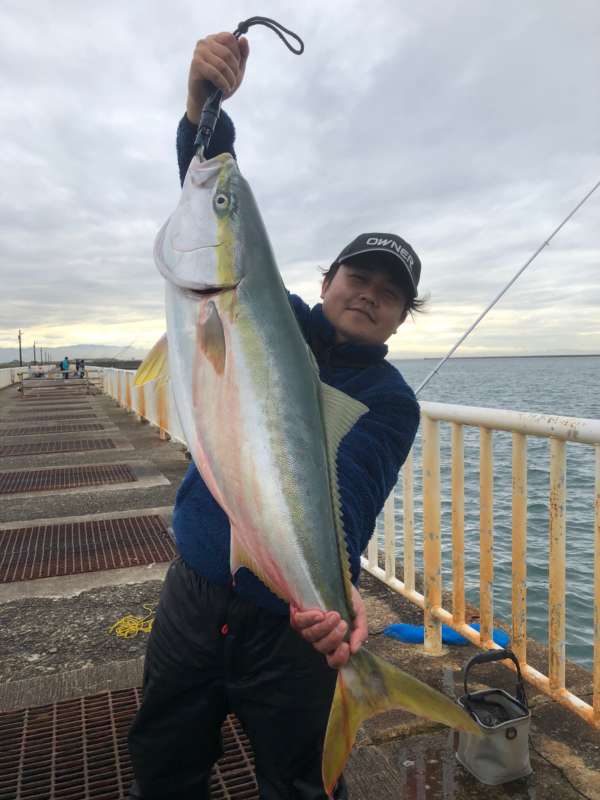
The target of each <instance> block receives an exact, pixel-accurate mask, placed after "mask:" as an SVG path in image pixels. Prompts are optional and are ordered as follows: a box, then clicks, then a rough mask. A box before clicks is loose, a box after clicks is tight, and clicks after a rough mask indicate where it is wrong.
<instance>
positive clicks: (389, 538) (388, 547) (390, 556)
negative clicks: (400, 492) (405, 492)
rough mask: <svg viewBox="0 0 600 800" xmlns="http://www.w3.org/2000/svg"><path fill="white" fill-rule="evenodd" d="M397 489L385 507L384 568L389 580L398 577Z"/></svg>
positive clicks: (389, 497)
mask: <svg viewBox="0 0 600 800" xmlns="http://www.w3.org/2000/svg"><path fill="white" fill-rule="evenodd" d="M395 500H396V487H395V486H394V488H393V489H392V491H391V492H390V493H389V496H388V499H387V500H386V501H385V505H384V507H383V546H384V568H385V577H386V578H387V580H389V579H390V578H395V577H396V519H395V516H396V515H395V511H396V502H395Z"/></svg>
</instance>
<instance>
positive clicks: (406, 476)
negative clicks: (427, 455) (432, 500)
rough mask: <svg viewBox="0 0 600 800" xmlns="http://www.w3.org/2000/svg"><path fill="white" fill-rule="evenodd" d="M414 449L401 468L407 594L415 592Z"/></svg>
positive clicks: (403, 563)
mask: <svg viewBox="0 0 600 800" xmlns="http://www.w3.org/2000/svg"><path fill="white" fill-rule="evenodd" d="M413 453H414V447H413V449H412V450H411V451H410V453H409V454H408V458H407V459H406V461H405V462H404V466H403V467H402V517H403V522H404V557H403V560H402V567H403V570H402V572H403V576H404V585H405V587H406V589H407V590H408V591H409V592H414V590H415V511H414V503H413V487H414V477H413V476H414V470H413V464H414V456H413Z"/></svg>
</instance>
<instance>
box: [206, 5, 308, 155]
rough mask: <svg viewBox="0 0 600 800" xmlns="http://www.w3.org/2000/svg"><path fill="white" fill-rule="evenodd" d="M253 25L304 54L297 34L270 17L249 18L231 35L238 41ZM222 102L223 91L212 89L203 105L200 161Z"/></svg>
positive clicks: (299, 53)
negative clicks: (264, 28)
mask: <svg viewBox="0 0 600 800" xmlns="http://www.w3.org/2000/svg"><path fill="white" fill-rule="evenodd" d="M253 25H264V26H265V27H266V28H269V30H272V31H273V33H276V34H277V36H279V38H280V39H281V41H282V42H283V43H284V45H285V46H286V47H287V48H288V50H290V51H291V52H292V53H294V55H297V56H300V55H302V53H303V52H304V42H303V41H302V39H301V38H300V37H299V36H298V34H297V33H294V32H293V31H290V30H288V28H284V27H283V25H281V24H280V23H279V22H277V21H276V20H274V19H271V18H270V17H249V18H248V19H246V20H244V21H243V22H240V23H239V25H238V26H237V28H236V29H235V30H234V32H233V35H234V36H235V38H236V39H239V38H240V36H243V35H244V34H245V33H248V29H249V28H251V27H252V26H253ZM284 34H287V35H288V36H290V37H291V38H292V39H294V40H295V41H296V42H298V46H297V47H294V46H293V45H292V44H291V43H290V42H289V41H288V40H287V39H286V37H285V36H284ZM222 102H223V90H222V89H217V88H216V87H213V91H212V92H211V94H210V95H209V97H208V100H207V101H206V102H205V103H204V107H203V109H202V114H201V115H200V122H199V124H198V133H197V134H196V139H195V140H194V147H195V148H196V155H197V156H198V157H199V158H200V160H201V161H203V160H204V158H205V154H206V152H207V150H208V145H209V144H210V140H211V138H212V135H213V133H214V131H215V128H216V125H217V121H218V119H219V114H220V113H221V103H222Z"/></svg>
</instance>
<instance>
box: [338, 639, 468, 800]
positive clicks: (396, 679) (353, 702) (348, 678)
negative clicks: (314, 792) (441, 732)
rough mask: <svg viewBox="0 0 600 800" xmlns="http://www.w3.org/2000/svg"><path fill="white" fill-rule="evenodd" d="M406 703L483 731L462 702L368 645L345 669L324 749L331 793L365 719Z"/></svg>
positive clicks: (407, 708) (429, 716)
mask: <svg viewBox="0 0 600 800" xmlns="http://www.w3.org/2000/svg"><path fill="white" fill-rule="evenodd" d="M392 709H403V710H405V711H409V712H410V713H411V714H415V715H417V716H420V717H426V718H427V719H430V720H433V721H434V722H441V723H442V724H443V725H448V726H449V727H452V728H459V729H460V730H464V731H467V732H468V733H473V734H475V735H480V734H481V731H480V730H479V726H478V725H477V724H476V723H475V722H474V720H473V719H472V718H471V717H470V716H469V714H467V712H466V711H464V710H463V709H462V708H461V707H460V706H459V705H458V704H457V703H455V702H454V701H452V700H451V699H450V698H448V697H446V696H445V695H443V694H442V693H441V692H438V691H437V690H436V689H432V688H431V686H427V684H425V683H422V681H419V680H417V678H413V677H412V675H409V674H408V673H406V672H403V671H402V670H401V669H398V667H395V666H394V665H393V664H389V663H388V662H387V661H384V660H383V659H381V658H378V657H377V656H374V655H373V654H372V653H369V652H368V651H367V650H364V649H362V650H359V651H358V653H356V654H355V655H353V656H352V658H351V659H350V661H349V662H348V665H347V666H345V667H343V668H342V669H340V671H339V673H338V678H337V684H336V687H335V695H334V698H333V704H332V706H331V711H330V712H329V722H328V723H327V733H326V734H325V746H324V749H323V785H324V786H325V789H326V791H327V793H328V794H329V795H330V796H331V792H332V791H333V787H334V786H335V784H336V781H337V780H338V778H339V776H340V775H341V774H342V771H343V769H344V766H345V764H346V760H347V758H348V756H349V754H350V750H351V749H352V745H353V744H354V740H355V739H356V733H357V731H358V728H359V727H360V725H361V724H362V723H363V722H364V721H365V720H367V719H369V718H370V717H374V716H375V715H376V714H380V713H382V712H383V711H391V710H392Z"/></svg>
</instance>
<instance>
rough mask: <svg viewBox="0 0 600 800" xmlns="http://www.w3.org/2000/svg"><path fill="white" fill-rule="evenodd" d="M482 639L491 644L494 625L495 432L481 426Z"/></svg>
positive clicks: (486, 645) (480, 536)
mask: <svg viewBox="0 0 600 800" xmlns="http://www.w3.org/2000/svg"><path fill="white" fill-rule="evenodd" d="M479 441H480V453H479V496H480V500H479V515H480V516H479V558H480V561H479V570H480V571H479V613H480V628H479V642H480V646H481V647H488V645H489V644H491V642H492V635H493V633H492V631H493V625H494V464H493V455H492V453H493V449H492V431H491V430H490V429H489V428H480V429H479Z"/></svg>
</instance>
